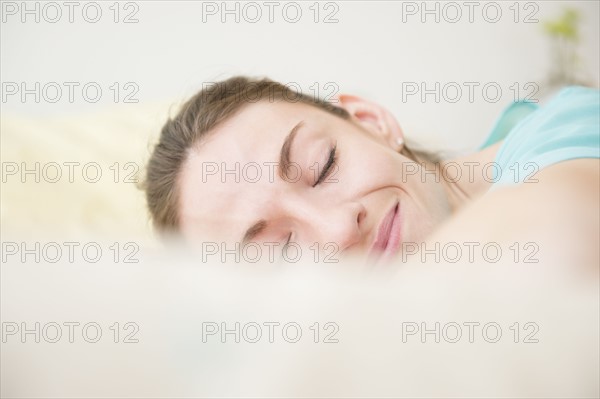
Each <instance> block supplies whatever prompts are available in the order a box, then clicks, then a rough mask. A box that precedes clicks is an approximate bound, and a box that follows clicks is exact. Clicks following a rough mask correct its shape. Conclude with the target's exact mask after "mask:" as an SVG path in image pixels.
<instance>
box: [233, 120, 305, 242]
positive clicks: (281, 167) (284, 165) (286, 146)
mask: <svg viewBox="0 0 600 399" xmlns="http://www.w3.org/2000/svg"><path fill="white" fill-rule="evenodd" d="M303 124H304V121H300V122H298V123H297V124H296V126H294V127H293V128H292V130H290V132H289V133H288V135H287V136H286V138H285V140H284V141H283V145H282V146H281V150H280V151H279V164H278V167H277V169H278V173H279V177H281V179H283V180H286V173H287V170H288V169H289V167H290V165H291V163H292V162H291V160H290V158H291V152H292V144H293V143H294V138H296V134H297V133H298V130H299V129H300V128H301V127H302V125H303ZM266 228H267V221H266V220H264V219H261V220H259V221H258V222H256V223H254V224H253V225H252V226H251V227H250V228H249V229H248V230H246V233H244V237H243V238H242V245H244V244H246V243H247V242H248V241H250V240H252V239H253V238H254V237H256V236H257V235H259V234H260V233H261V232H263V231H264V230H265V229H266Z"/></svg>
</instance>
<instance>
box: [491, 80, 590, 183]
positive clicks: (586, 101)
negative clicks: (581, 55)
mask: <svg viewBox="0 0 600 399" xmlns="http://www.w3.org/2000/svg"><path fill="white" fill-rule="evenodd" d="M576 158H600V91H598V89H591V88H585V87H579V86H570V87H567V88H564V89H562V90H561V91H560V92H559V93H558V94H556V95H555V96H554V97H553V98H552V99H551V100H550V101H549V102H548V103H547V104H545V105H544V106H542V107H539V108H537V109H535V110H533V111H532V112H530V113H529V114H528V115H527V116H525V117H523V118H522V119H521V120H520V121H519V122H518V123H517V124H516V125H515V126H514V127H512V129H511V130H510V132H509V133H508V135H507V136H506V138H505V139H504V142H503V143H502V145H501V146H500V148H499V149H498V153H497V154H496V159H495V165H494V168H493V170H494V173H493V175H494V178H493V182H494V188H496V187H498V186H503V185H512V184H518V183H522V182H523V181H525V180H526V179H527V178H528V177H529V176H531V175H532V174H533V173H534V172H536V171H538V170H541V169H543V168H545V167H547V166H550V165H553V164H556V163H558V162H562V161H566V160H570V159H576Z"/></svg>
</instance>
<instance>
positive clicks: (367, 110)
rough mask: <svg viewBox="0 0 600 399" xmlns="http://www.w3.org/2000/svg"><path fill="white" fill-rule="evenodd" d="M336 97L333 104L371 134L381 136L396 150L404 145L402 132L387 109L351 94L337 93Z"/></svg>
mask: <svg viewBox="0 0 600 399" xmlns="http://www.w3.org/2000/svg"><path fill="white" fill-rule="evenodd" d="M336 99H337V103H335V105H337V106H338V107H341V108H344V109H345V110H346V111H348V113H350V115H351V116H352V117H353V118H354V119H355V120H356V121H357V122H358V123H360V124H361V125H362V126H363V127H364V128H365V129H366V130H367V131H369V132H370V133H371V134H373V135H374V136H377V137H379V138H381V139H382V140H383V141H384V142H386V143H387V144H388V145H389V146H390V147H391V148H393V149H394V150H396V151H400V150H401V149H402V148H403V147H404V132H403V131H402V128H401V127H400V125H399V124H398V121H397V120H396V118H395V117H394V115H392V114H391V113H390V112H389V111H388V110H387V109H385V108H384V107H382V106H381V105H379V104H376V103H374V102H371V101H368V100H365V99H363V98H360V97H358V96H354V95H351V94H338V95H337V96H336Z"/></svg>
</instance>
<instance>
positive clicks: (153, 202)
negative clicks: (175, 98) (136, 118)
mask: <svg viewBox="0 0 600 399" xmlns="http://www.w3.org/2000/svg"><path fill="white" fill-rule="evenodd" d="M267 98H268V99H269V101H275V100H284V101H288V102H301V103H304V104H309V105H313V106H316V107H318V108H320V109H323V110H325V111H327V112H330V113H332V114H334V115H337V116H339V117H340V118H343V119H346V120H349V119H350V114H349V113H348V112H347V111H346V110H345V109H343V108H341V107H337V106H335V105H333V104H331V103H329V102H327V101H325V100H322V99H320V98H316V97H312V96H309V95H306V94H303V93H301V92H296V91H294V90H293V89H291V88H289V87H288V86H286V85H283V84H281V83H278V82H275V81H272V80H270V79H266V78H265V79H251V78H247V77H244V76H236V77H232V78H229V79H227V80H223V81H220V82H216V83H211V84H210V85H208V86H207V87H206V88H203V89H202V90H200V92H198V93H197V94H195V95H194V96H193V97H191V98H190V99H189V100H188V101H186V102H185V103H184V104H183V106H182V107H181V109H180V111H179V112H178V114H177V115H176V116H175V117H174V118H170V119H169V120H168V121H167V122H166V123H165V125H164V126H163V128H162V130H161V132H160V138H159V141H158V143H157V144H156V146H155V147H154V150H153V152H152V155H151V156H150V159H149V160H148V164H147V166H146V178H145V180H144V182H143V183H142V185H141V188H142V189H143V190H145V192H146V201H147V204H148V209H149V211H150V214H151V217H152V221H153V225H154V228H155V229H157V230H158V231H161V232H176V231H177V229H178V225H179V215H178V201H179V198H178V191H179V190H178V187H177V181H178V176H179V174H180V171H181V168H182V165H183V164H184V162H185V161H186V159H187V155H188V151H189V149H190V148H192V147H193V146H194V145H195V144H196V143H197V142H198V141H199V140H200V139H201V138H202V137H204V136H206V134H207V133H208V132H209V131H211V130H212V129H214V128H215V127H216V126H217V125H219V124H220V123H222V122H223V121H225V120H227V119H228V118H230V117H232V116H233V115H234V114H236V113H237V112H239V111H240V110H241V109H242V108H243V107H244V105H246V104H248V103H255V102H258V101H262V100H266V99H267ZM402 153H403V154H405V155H406V156H408V157H409V158H411V159H413V160H417V157H416V156H415V154H414V153H413V152H412V151H411V150H409V149H408V148H407V147H406V146H404V147H403V150H402Z"/></svg>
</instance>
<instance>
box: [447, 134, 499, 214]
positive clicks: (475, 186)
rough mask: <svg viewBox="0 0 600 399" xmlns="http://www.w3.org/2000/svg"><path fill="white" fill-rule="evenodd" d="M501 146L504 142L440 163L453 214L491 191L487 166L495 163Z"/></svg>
mask: <svg viewBox="0 0 600 399" xmlns="http://www.w3.org/2000/svg"><path fill="white" fill-rule="evenodd" d="M500 145H502V142H499V143H496V144H494V145H492V146H490V147H488V148H486V149H483V150H481V151H479V152H476V153H474V154H470V155H467V156H464V157H459V158H455V159H450V160H444V161H441V162H440V163H439V166H438V167H439V170H440V176H441V179H440V182H441V184H442V186H444V189H445V190H446V196H447V199H448V204H449V205H450V208H451V209H452V211H453V212H454V211H456V210H458V209H460V208H461V207H462V206H463V205H465V204H467V203H469V202H471V201H473V200H475V199H477V198H479V197H480V196H482V195H483V194H485V193H486V192H487V191H488V190H489V189H490V187H491V186H492V182H491V181H490V178H491V175H490V173H491V169H490V168H486V166H487V165H488V164H490V163H492V162H494V159H495V158H496V154H497V152H498V148H500Z"/></svg>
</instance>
